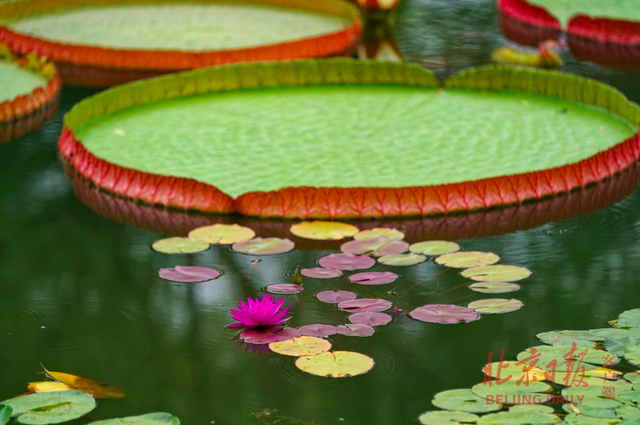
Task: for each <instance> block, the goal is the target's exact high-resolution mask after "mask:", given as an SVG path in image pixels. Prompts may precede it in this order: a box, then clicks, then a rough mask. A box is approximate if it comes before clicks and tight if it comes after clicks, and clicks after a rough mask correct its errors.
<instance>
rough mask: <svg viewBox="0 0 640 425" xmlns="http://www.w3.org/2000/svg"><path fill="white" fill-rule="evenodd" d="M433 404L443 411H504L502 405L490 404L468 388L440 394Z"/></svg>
mask: <svg viewBox="0 0 640 425" xmlns="http://www.w3.org/2000/svg"><path fill="white" fill-rule="evenodd" d="M431 403H433V405H434V406H436V407H439V408H441V409H446V410H459V411H462V412H468V413H486V412H493V411H494V410H500V409H502V405H501V404H498V403H493V404H488V403H487V401H486V399H485V398H484V397H478V396H477V395H475V394H474V393H473V392H472V391H471V390H470V389H467V388H463V389H459V390H449V391H443V392H441V393H438V394H436V396H435V398H434V399H433V400H432V401H431Z"/></svg>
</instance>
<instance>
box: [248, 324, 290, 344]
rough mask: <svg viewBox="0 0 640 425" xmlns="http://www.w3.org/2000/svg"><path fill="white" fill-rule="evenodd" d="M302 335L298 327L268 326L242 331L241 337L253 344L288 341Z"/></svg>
mask: <svg viewBox="0 0 640 425" xmlns="http://www.w3.org/2000/svg"><path fill="white" fill-rule="evenodd" d="M299 336H300V331H299V330H298V329H296V328H287V327H285V326H269V327H268V328H262V329H260V328H251V329H245V330H243V331H242V332H240V338H242V339H243V340H244V341H245V342H248V343H251V344H271V343H272V342H280V341H286V340H288V339H291V338H296V337H299Z"/></svg>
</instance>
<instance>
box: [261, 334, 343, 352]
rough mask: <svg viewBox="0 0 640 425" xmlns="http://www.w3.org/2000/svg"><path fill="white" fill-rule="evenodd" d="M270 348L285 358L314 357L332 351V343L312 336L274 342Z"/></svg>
mask: <svg viewBox="0 0 640 425" xmlns="http://www.w3.org/2000/svg"><path fill="white" fill-rule="evenodd" d="M269 348H270V349H271V351H273V352H274V353H278V354H282V355H284V356H294V357H300V356H312V355H314V354H320V353H324V352H325V351H329V350H331V343H330V342H329V341H327V340H326V339H322V338H315V337H312V336H300V337H297V338H292V339H288V340H286V341H282V342H272V343H271V344H269Z"/></svg>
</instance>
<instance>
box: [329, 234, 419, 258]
mask: <svg viewBox="0 0 640 425" xmlns="http://www.w3.org/2000/svg"><path fill="white" fill-rule="evenodd" d="M408 249H409V244H408V243H406V242H405V241H402V240H399V239H389V238H388V237H386V236H379V237H377V238H373V239H359V240H355V241H351V242H347V243H345V244H342V246H341V247H340V250H341V251H342V252H350V253H352V254H358V255H362V254H367V255H373V256H375V257H382V256H385V255H394V254H402V253H403V252H405V251H407V250H408Z"/></svg>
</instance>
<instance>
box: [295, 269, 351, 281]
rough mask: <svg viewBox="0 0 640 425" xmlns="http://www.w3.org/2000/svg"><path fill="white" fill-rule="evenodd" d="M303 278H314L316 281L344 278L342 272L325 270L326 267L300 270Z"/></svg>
mask: <svg viewBox="0 0 640 425" xmlns="http://www.w3.org/2000/svg"><path fill="white" fill-rule="evenodd" d="M300 273H302V275H303V276H307V277H313V278H315V279H333V278H334V277H340V276H342V272H341V271H340V270H334V269H325V268H324V267H314V268H312V269H302V270H300Z"/></svg>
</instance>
